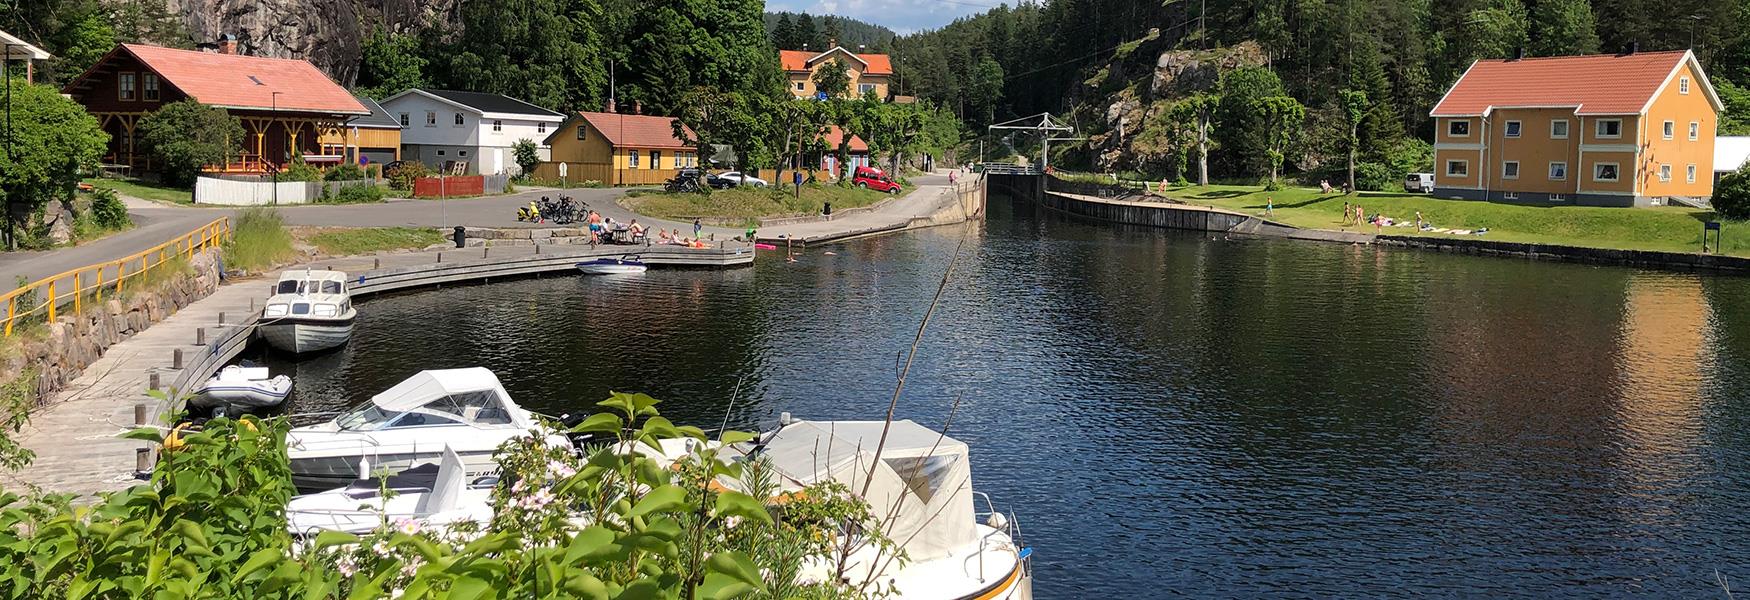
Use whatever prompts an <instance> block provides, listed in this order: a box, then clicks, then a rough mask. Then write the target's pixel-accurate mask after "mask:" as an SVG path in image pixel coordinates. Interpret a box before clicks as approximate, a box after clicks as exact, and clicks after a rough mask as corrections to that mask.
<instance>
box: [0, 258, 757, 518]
mask: <svg viewBox="0 0 1750 600" xmlns="http://www.w3.org/2000/svg"><path fill="white" fill-rule="evenodd" d="M630 253H637V254H639V255H640V256H641V257H642V259H643V260H644V261H645V262H647V263H649V264H651V265H652V266H655V267H658V268H664V267H667V268H702V269H725V268H737V267H746V266H748V265H750V264H752V262H753V258H754V248H753V247H752V245H750V244H743V243H738V242H724V243H721V244H719V245H718V246H717V247H713V248H699V249H695V248H683V247H679V246H651V247H629V246H596V247H591V246H554V245H527V246H520V247H477V248H464V249H455V248H450V249H445V250H432V251H425V252H404V253H392V254H382V255H376V256H356V257H344V258H334V259H327V260H320V261H317V262H314V263H310V264H307V265H303V266H307V267H309V268H313V269H327V270H340V271H345V272H347V273H348V275H349V278H350V279H351V280H352V282H353V283H352V284H351V289H352V293H353V294H354V296H355V297H359V298H361V299H363V298H369V297H372V296H381V295H385V294H393V293H399V292H405V291H411V290H417V289H425V288H432V287H443V286H453V285H467V284H473V283H488V282H494V281H504V280H509V279H519V278H527V277H538V276H542V275H545V274H549V273H551V274H556V275H569V274H574V273H575V272H576V271H575V264H576V263H577V262H579V261H581V260H585V259H589V258H598V257H618V256H622V255H625V254H630ZM296 268H299V267H289V269H296ZM272 284H273V281H272V280H270V279H265V278H249V279H242V280H235V281H232V282H230V283H226V284H224V285H221V286H218V288H217V289H216V290H213V291H212V292H211V293H210V294H209V295H206V296H205V297H204V298H201V299H199V300H195V301H193V302H190V303H188V304H186V305H185V306H182V307H181V309H180V310H176V311H175V312H174V314H169V315H168V316H165V317H163V318H162V320H159V321H158V322H157V323H156V324H153V325H151V326H150V327H142V328H141V329H140V330H139V331H138V332H137V333H134V334H133V335H132V337H128V338H127V339H124V340H121V341H119V342H116V343H115V344H114V345H112V346H109V347H108V348H107V349H106V350H103V351H102V356H101V357H98V358H97V359H96V360H93V361H90V363H89V365H87V366H86V367H85V368H84V369H83V371H82V372H81V373H80V374H79V375H78V376H77V377H74V378H72V380H71V381H68V382H67V383H66V385H65V386H64V387H62V388H61V389H59V390H58V391H55V392H53V393H52V394H50V395H48V396H47V397H45V398H44V401H43V402H42V403H41V406H40V407H39V408H38V409H36V410H34V411H32V414H31V419H30V425H29V426H28V427H27V428H26V429H25V430H24V431H21V432H20V433H19V434H18V436H17V441H18V443H19V444H20V445H22V446H23V447H25V448H28V449H30V450H31V451H33V452H35V453H36V458H35V460H34V461H32V463H31V464H30V465H29V466H27V467H26V468H24V469H22V470H20V471H18V472H16V473H13V474H10V475H9V477H10V478H11V479H12V480H14V481H15V482H17V483H24V484H29V485H34V486H38V487H41V488H42V489H44V490H45V491H52V492H61V493H75V494H82V495H86V494H93V493H98V492H105V491H116V490H121V489H125V488H126V487H128V486H130V485H132V484H134V483H136V482H137V480H136V479H135V474H136V472H137V470H138V468H139V467H142V466H149V462H150V457H149V456H142V455H141V454H140V451H141V450H142V449H145V448H147V447H148V444H146V443H144V442H140V441H137V440H128V439H122V438H119V437H117V435H118V434H120V433H122V432H125V431H127V430H128V429H131V428H133V427H134V426H136V425H137V424H154V425H163V424H164V421H165V419H168V418H169V415H171V414H174V413H176V412H178V411H180V410H181V408H182V407H181V403H180V400H181V398H178V397H176V396H175V391H178V390H180V391H187V390H192V389H195V388H196V387H198V386H199V385H200V384H201V383H203V382H204V381H205V380H206V378H207V377H209V376H211V374H212V373H214V372H215V371H217V370H218V369H219V368H220V367H222V366H224V365H225V364H227V363H229V362H231V361H232V360H233V359H235V358H236V357H237V356H238V355H239V354H240V353H242V352H243V351H244V350H245V349H246V348H247V347H248V346H249V344H250V342H251V341H252V340H253V339H254V337H255V323H256V319H257V318H258V317H259V315H260V308H261V307H260V304H261V302H262V301H263V300H265V299H266V298H267V296H268V295H269V292H270V290H271V288H272ZM62 318H63V319H72V318H73V317H62ZM154 389H156V390H162V391H164V393H166V394H169V395H170V397H169V401H168V402H166V401H163V400H159V399H156V398H153V397H152V396H151V395H149V392H150V391H151V390H154Z"/></svg>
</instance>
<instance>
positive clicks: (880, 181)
mask: <svg viewBox="0 0 1750 600" xmlns="http://www.w3.org/2000/svg"><path fill="white" fill-rule="evenodd" d="M851 183H853V184H855V185H856V186H857V187H860V188H864V189H870V190H875V191H877V192H887V193H889V194H897V193H899V191H900V187H899V182H896V181H894V180H893V178H892V177H890V176H888V175H887V173H885V172H883V171H882V170H881V169H876V168H873V167H857V171H856V173H854V174H853V175H852V177H851Z"/></svg>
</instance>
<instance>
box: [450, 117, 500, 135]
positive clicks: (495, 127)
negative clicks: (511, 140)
mask: <svg viewBox="0 0 1750 600" xmlns="http://www.w3.org/2000/svg"><path fill="white" fill-rule="evenodd" d="M457 116H461V115H457ZM492 130H493V131H504V121H500V120H498V119H493V120H492Z"/></svg>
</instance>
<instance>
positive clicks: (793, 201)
mask: <svg viewBox="0 0 1750 600" xmlns="http://www.w3.org/2000/svg"><path fill="white" fill-rule="evenodd" d="M785 189H787V190H790V191H789V192H788V193H786V192H784V191H783V190H785ZM887 197H888V195H887V194H884V193H881V192H877V191H873V190H865V189H859V188H847V187H839V186H836V185H818V184H816V185H804V186H802V197H801V198H797V197H796V192H795V188H755V187H738V188H733V189H727V190H712V191H711V193H710V194H669V193H664V192H647V193H638V194H627V197H626V198H625V199H624V200H622V202H624V203H625V205H626V208H629V209H631V210H632V211H633V212H636V213H638V214H641V215H650V216H653V217H660V218H664V219H676V220H688V219H692V218H694V217H705V218H717V219H739V220H744V221H753V220H755V219H763V218H775V217H795V216H804V215H818V214H820V211H821V208H823V205H824V204H825V203H827V202H831V203H832V209H833V211H834V212H837V211H840V210H844V209H847V208H857V207H861V206H868V205H870V204H874V203H876V202H880V201H881V200H882V199H884V198H887Z"/></svg>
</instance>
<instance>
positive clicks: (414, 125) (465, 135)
mask: <svg viewBox="0 0 1750 600" xmlns="http://www.w3.org/2000/svg"><path fill="white" fill-rule="evenodd" d="M383 110H386V111H388V112H389V114H390V115H392V116H394V117H395V118H397V119H399V118H401V115H403V114H405V115H407V127H406V128H405V129H402V130H401V144H402V145H414V144H419V145H443V146H478V145H480V113H477V112H474V111H471V110H468V109H465V108H459V107H457V106H456V105H454V104H450V103H448V102H443V101H440V100H437V99H434V98H429V97H426V96H422V95H419V94H407V95H404V96H401V97H399V98H394V99H392V100H390V101H387V102H384V103H383ZM427 113H433V114H435V116H436V117H437V119H436V120H437V122H436V123H435V124H432V125H427V124H426V114H427ZM458 114H460V115H462V124H461V125H456V115H458ZM469 154H473V153H469Z"/></svg>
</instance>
